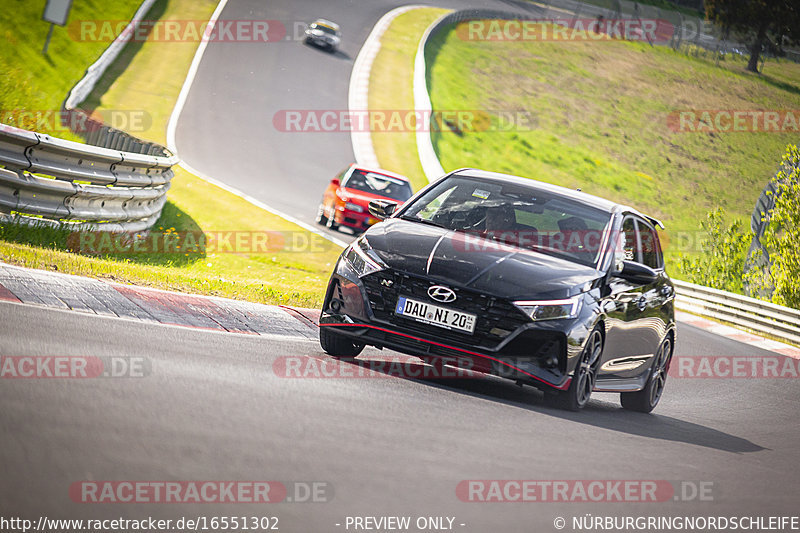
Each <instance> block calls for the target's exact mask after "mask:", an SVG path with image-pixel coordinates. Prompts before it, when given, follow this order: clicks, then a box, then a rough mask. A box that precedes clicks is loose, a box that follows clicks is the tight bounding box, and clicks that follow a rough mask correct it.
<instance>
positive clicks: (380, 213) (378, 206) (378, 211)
mask: <svg viewBox="0 0 800 533" xmlns="http://www.w3.org/2000/svg"><path fill="white" fill-rule="evenodd" d="M368 209H369V214H370V215H372V216H374V217H375V218H379V219H381V220H383V219H385V218H389V217H390V216H392V213H394V210H395V209H397V202H392V201H390V200H370V202H369V206H368Z"/></svg>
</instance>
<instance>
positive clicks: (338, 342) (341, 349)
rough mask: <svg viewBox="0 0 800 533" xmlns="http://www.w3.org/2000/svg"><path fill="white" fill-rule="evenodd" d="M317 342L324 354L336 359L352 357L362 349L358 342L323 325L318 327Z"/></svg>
mask: <svg viewBox="0 0 800 533" xmlns="http://www.w3.org/2000/svg"><path fill="white" fill-rule="evenodd" d="M319 344H320V346H322V350H323V351H324V352H325V353H326V354H328V355H330V356H332V357H336V358H338V359H354V358H355V357H356V356H358V354H360V353H361V350H363V349H364V345H363V344H361V343H360V342H354V341H352V340H350V338H349V337H345V336H344V335H341V334H339V333H336V332H335V331H334V330H333V328H329V327H325V326H321V327H320V328H319Z"/></svg>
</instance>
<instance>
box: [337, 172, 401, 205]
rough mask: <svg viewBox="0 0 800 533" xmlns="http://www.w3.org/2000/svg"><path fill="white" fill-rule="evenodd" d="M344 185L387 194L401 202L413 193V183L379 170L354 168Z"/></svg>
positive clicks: (358, 189)
mask: <svg viewBox="0 0 800 533" xmlns="http://www.w3.org/2000/svg"><path fill="white" fill-rule="evenodd" d="M343 186H344V187H347V188H348V189H355V190H357V191H364V192H368V193H371V194H377V195H380V196H386V197H387V198H391V199H393V200H399V201H401V202H405V201H406V200H408V199H409V198H411V195H412V192H411V185H409V184H408V182H406V181H403V180H400V179H397V178H393V177H391V176H386V175H384V174H378V173H377V172H365V171H362V170H354V171H353V173H352V174H351V175H350V177H349V178H347V180H346V181H345V182H344V184H343Z"/></svg>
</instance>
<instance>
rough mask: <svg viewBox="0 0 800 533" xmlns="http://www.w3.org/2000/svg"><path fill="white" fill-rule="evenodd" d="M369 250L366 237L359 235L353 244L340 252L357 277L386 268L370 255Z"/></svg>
mask: <svg viewBox="0 0 800 533" xmlns="http://www.w3.org/2000/svg"><path fill="white" fill-rule="evenodd" d="M370 250H371V248H370V247H369V243H368V242H367V239H366V238H364V237H360V238H359V239H356V240H355V241H354V242H353V244H351V245H350V246H348V247H347V248H346V249H345V251H344V253H343V254H342V256H343V257H344V259H345V260H346V261H347V263H348V264H349V265H350V268H352V269H353V272H355V273H356V275H357V276H358V277H359V278H363V277H364V276H366V275H367V274H372V273H373V272H378V271H380V270H383V269H384V268H386V267H385V266H384V265H383V264H381V263H380V262H379V261H378V260H376V259H375V258H373V257H371V256H370V254H369V251H370Z"/></svg>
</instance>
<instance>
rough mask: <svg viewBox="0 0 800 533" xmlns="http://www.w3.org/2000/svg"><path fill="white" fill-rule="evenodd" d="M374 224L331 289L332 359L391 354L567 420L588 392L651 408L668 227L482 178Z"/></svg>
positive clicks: (323, 334) (328, 347)
mask: <svg viewBox="0 0 800 533" xmlns="http://www.w3.org/2000/svg"><path fill="white" fill-rule="evenodd" d="M370 211H371V212H372V214H373V215H375V216H376V217H378V218H382V219H384V220H383V222H381V223H379V224H376V225H375V226H373V227H372V228H370V229H369V230H368V231H367V232H366V233H364V234H363V235H362V236H361V237H360V238H358V239H357V240H356V241H354V242H353V243H352V244H351V245H350V246H349V247H348V248H347V249H345V251H344V252H343V253H342V255H341V257H340V258H339V260H338V262H337V264H336V268H335V271H334V272H333V275H332V276H331V279H330V282H329V284H328V289H327V293H326V295H325V300H324V304H323V309H322V315H321V317H320V343H321V345H322V349H323V350H324V351H325V352H327V353H328V354H330V355H332V356H335V357H340V358H353V357H356V356H357V355H358V354H359V353H360V352H361V350H362V349H363V348H364V346H365V345H370V346H375V347H378V348H383V347H387V348H391V349H393V350H397V351H400V352H404V353H407V354H411V355H414V356H418V357H421V358H422V359H423V360H426V361H428V362H431V363H433V364H439V365H441V364H448V365H455V366H458V367H461V368H464V367H466V368H470V369H472V370H476V371H478V372H483V373H489V374H494V375H497V376H501V377H504V378H509V379H512V380H514V381H516V382H518V383H520V384H529V385H533V386H536V387H538V388H540V389H542V390H543V391H544V392H545V395H546V398H547V399H548V400H550V401H552V402H553V403H555V404H557V405H559V406H561V407H564V408H567V409H571V410H577V409H580V408H582V407H584V406H585V405H586V403H587V402H588V400H589V397H590V395H591V394H592V392H618V393H620V399H621V402H622V406H623V407H625V408H628V409H633V410H636V411H643V412H650V411H652V410H653V408H654V407H655V406H656V404H657V403H658V401H659V399H660V398H661V394H662V392H663V390H664V385H665V381H666V377H667V372H668V370H669V365H670V360H671V357H672V353H673V347H674V345H675V318H674V295H675V291H674V288H673V285H672V282H671V281H670V278H669V277H668V276H667V273H666V272H665V270H664V261H663V257H662V253H661V246H660V242H659V238H658V233H657V231H656V229H655V226H661V223H660V222H658V221H657V220H655V219H653V218H651V217H648V216H646V215H643V214H641V213H639V212H638V211H636V210H634V209H632V208H630V207H626V206H623V205H618V204H615V203H612V202H609V201H607V200H604V199H601V198H597V197H595V196H591V195H589V194H585V193H582V192H580V191H573V190H571V189H565V188H563V187H558V186H553V185H549V184H545V183H541V182H537V181H533V180H529V179H525V178H519V177H515V176H509V175H504V174H497V173H492V172H485V171H481V170H475V169H462V170H457V171H455V172H452V173H450V174H447V175H445V176H444V177H442V178H441V179H439V180H438V181H436V182H434V183H432V184H430V185H428V186H427V187H425V188H424V189H423V190H421V191H420V192H419V193H417V194H416V195H415V196H414V197H412V198H411V199H410V200H408V201H407V202H406V203H405V204H403V205H402V207H400V208H398V207H397V204H394V203H392V202H389V201H385V200H377V201H373V202H372V203H371V204H370ZM661 227H663V226H661Z"/></svg>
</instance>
